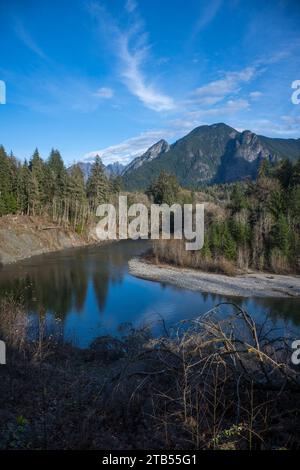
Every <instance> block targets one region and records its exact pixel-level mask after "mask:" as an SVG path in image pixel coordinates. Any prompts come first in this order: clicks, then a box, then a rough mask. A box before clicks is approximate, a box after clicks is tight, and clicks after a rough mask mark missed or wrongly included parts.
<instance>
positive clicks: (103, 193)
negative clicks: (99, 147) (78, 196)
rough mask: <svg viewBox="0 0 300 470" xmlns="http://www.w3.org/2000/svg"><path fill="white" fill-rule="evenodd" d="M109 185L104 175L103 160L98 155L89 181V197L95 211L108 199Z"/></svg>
mask: <svg viewBox="0 0 300 470" xmlns="http://www.w3.org/2000/svg"><path fill="white" fill-rule="evenodd" d="M108 193H109V183H108V179H107V177H106V175H105V173H104V166H103V164H102V161H101V158H100V157H99V156H98V155H97V156H96V158H95V162H94V164H93V166H92V169H91V175H90V177H89V179H88V181H87V196H88V199H89V201H90V203H91V206H92V209H93V210H94V209H95V208H96V207H97V206H98V205H99V204H101V203H103V202H105V201H106V200H107V198H108Z"/></svg>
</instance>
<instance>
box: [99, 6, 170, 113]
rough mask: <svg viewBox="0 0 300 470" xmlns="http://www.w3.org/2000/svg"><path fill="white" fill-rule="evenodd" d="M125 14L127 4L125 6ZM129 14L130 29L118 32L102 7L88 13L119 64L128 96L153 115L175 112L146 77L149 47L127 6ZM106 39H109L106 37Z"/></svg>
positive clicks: (132, 10) (145, 36) (140, 23)
mask: <svg viewBox="0 0 300 470" xmlns="http://www.w3.org/2000/svg"><path fill="white" fill-rule="evenodd" d="M126 5H127V10H128V5H129V4H128V2H127V4H126ZM130 8H131V12H132V13H133V12H134V15H133V14H132V15H131V17H132V23H131V26H130V27H129V28H127V29H121V28H120V27H119V26H118V25H117V24H116V22H115V21H114V20H113V18H111V17H110V15H109V14H108V13H107V11H106V10H105V9H104V7H103V6H100V5H99V4H96V3H93V4H92V5H91V7H90V13H91V14H92V15H93V16H94V18H96V19H97V21H98V24H99V26H100V28H101V29H102V31H103V32H104V33H105V36H106V40H107V41H109V43H110V44H111V46H112V48H113V50H112V52H113V54H114V55H115V56H116V57H117V59H118V61H119V74H120V78H121V80H122V82H123V83H124V84H125V85H126V87H127V89H128V90H129V91H130V93H131V94H132V95H134V96H136V97H137V98H138V99H139V100H140V101H141V102H142V103H143V104H144V105H145V106H146V107H148V108H149V109H152V110H154V111H157V112H160V111H169V110H173V109H174V108H175V103H174V100H173V99H172V98H171V97H170V96H168V95H167V94H165V93H163V92H161V91H160V90H159V89H158V87H157V85H155V84H154V83H153V80H151V79H149V77H146V72H145V70H144V69H145V67H146V65H147V63H148V62H149V49H150V46H149V44H148V42H147V33H146V31H145V30H144V27H143V22H142V21H141V19H140V18H139V16H138V14H137V12H136V5H135V8H134V9H133V4H132V3H131V2H130ZM107 36H109V37H107Z"/></svg>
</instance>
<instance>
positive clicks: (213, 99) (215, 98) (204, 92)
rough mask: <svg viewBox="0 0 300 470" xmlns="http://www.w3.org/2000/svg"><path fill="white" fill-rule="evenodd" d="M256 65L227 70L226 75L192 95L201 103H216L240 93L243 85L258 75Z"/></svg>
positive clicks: (198, 89)
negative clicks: (234, 70)
mask: <svg viewBox="0 0 300 470" xmlns="http://www.w3.org/2000/svg"><path fill="white" fill-rule="evenodd" d="M256 73H257V69H256V68H255V67H247V68H245V69H243V70H241V71H239V72H227V73H225V75H224V77H222V78H220V79H219V80H214V81H212V82H209V83H207V84H206V85H203V86H201V87H199V88H197V89H196V90H195V91H194V92H193V94H192V96H193V99H194V100H196V101H197V103H199V104H208V105H210V104H215V103H217V102H219V101H222V100H223V99H224V98H225V97H226V96H228V95H230V94H232V93H238V92H239V91H240V89H241V85H242V84H245V83H248V82H250V81H251V80H252V79H253V78H254V77H255V75H256Z"/></svg>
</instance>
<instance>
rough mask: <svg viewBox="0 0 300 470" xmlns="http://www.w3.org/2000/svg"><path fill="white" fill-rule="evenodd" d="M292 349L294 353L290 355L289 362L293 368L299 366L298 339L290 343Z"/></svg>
mask: <svg viewBox="0 0 300 470" xmlns="http://www.w3.org/2000/svg"><path fill="white" fill-rule="evenodd" d="M292 349H294V350H295V351H294V352H293V354H292V357H291V361H292V364H294V365H295V366H299V365H300V339H296V340H295V341H293V342H292Z"/></svg>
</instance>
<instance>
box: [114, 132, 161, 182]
mask: <svg viewBox="0 0 300 470" xmlns="http://www.w3.org/2000/svg"><path fill="white" fill-rule="evenodd" d="M169 149H170V146H169V144H168V142H167V141H165V140H163V139H162V140H160V141H159V142H157V143H156V144H154V145H152V146H151V147H150V148H149V149H148V150H147V152H145V153H144V154H143V155H141V156H140V157H137V158H135V159H134V160H133V161H132V162H131V163H129V165H127V167H126V168H125V170H124V172H123V175H126V174H128V173H130V172H131V171H133V170H136V169H137V168H139V167H141V166H142V165H143V164H144V163H149V162H152V161H153V160H155V159H156V158H157V157H158V156H161V155H162V154H164V153H166V152H168V150H169Z"/></svg>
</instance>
